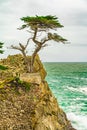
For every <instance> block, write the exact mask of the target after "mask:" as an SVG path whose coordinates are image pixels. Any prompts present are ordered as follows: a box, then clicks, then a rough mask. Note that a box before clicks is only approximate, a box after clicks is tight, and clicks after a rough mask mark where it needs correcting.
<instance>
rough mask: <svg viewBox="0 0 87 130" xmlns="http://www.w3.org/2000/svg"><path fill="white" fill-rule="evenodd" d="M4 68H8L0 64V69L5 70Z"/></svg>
mask: <svg viewBox="0 0 87 130" xmlns="http://www.w3.org/2000/svg"><path fill="white" fill-rule="evenodd" d="M6 69H8V68H7V67H5V66H3V65H0V70H6Z"/></svg>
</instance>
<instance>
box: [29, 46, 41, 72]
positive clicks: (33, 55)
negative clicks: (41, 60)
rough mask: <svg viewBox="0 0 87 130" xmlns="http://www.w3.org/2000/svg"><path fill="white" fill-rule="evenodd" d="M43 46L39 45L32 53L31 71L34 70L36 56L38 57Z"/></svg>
mask: <svg viewBox="0 0 87 130" xmlns="http://www.w3.org/2000/svg"><path fill="white" fill-rule="evenodd" d="M41 47H42V46H41V45H39V46H37V48H36V49H35V51H34V53H33V54H32V57H31V66H30V72H34V61H35V57H36V55H37V53H38V52H39V51H40V49H41Z"/></svg>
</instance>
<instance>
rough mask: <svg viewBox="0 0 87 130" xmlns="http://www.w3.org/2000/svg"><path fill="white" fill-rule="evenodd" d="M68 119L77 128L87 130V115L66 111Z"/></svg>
mask: <svg viewBox="0 0 87 130" xmlns="http://www.w3.org/2000/svg"><path fill="white" fill-rule="evenodd" d="M67 117H68V119H69V120H70V121H71V122H72V125H73V127H74V128H76V129H77V130H87V116H84V115H76V114H75V113H73V112H70V113H67Z"/></svg>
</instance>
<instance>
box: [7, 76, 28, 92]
mask: <svg viewBox="0 0 87 130" xmlns="http://www.w3.org/2000/svg"><path fill="white" fill-rule="evenodd" d="M8 84H10V86H11V87H12V88H15V90H16V92H18V91H19V88H21V89H22V90H24V91H26V92H28V91H29V90H30V87H31V84H30V83H27V82H25V81H21V80H20V78H19V77H15V78H13V79H12V80H11V81H10V82H8Z"/></svg>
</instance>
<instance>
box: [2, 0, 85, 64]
mask: <svg viewBox="0 0 87 130" xmlns="http://www.w3.org/2000/svg"><path fill="white" fill-rule="evenodd" d="M35 15H56V16H57V17H58V18H59V21H60V23H61V24H63V25H64V28H62V29H59V30H58V34H60V35H62V36H63V37H64V38H66V39H68V41H69V42H70V44H66V45H64V44H62V43H61V44H60V43H55V42H52V41H51V42H49V46H48V47H46V48H44V49H43V50H41V52H40V53H39V54H40V56H41V60H42V61H58V62H67V61H68V62H71V61H72V62H87V0H0V41H1V42H5V45H4V50H5V52H4V54H3V55H0V58H2V57H6V56H7V55H9V54H14V53H19V52H18V51H14V50H10V49H7V47H9V46H10V45H11V44H16V45H17V44H18V43H19V42H22V43H25V42H26V40H27V38H28V35H29V34H28V33H27V32H26V31H25V30H21V31H19V30H17V28H18V27H20V26H21V25H22V24H23V22H22V21H21V20H20V18H21V17H23V16H35ZM29 54H30V53H29Z"/></svg>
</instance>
